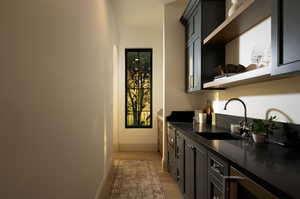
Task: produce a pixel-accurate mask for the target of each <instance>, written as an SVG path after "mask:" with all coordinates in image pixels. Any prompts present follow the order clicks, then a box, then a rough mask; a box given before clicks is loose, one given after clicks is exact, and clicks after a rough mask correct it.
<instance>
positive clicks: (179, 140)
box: [176, 133, 185, 193]
mask: <svg viewBox="0 0 300 199" xmlns="http://www.w3.org/2000/svg"><path fill="white" fill-rule="evenodd" d="M184 145H185V140H184V137H183V136H182V135H181V134H180V133H177V134H176V154H177V155H176V158H177V183H178V185H179V188H180V191H181V193H184V182H185V181H184Z"/></svg>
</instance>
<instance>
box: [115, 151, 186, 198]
mask: <svg viewBox="0 0 300 199" xmlns="http://www.w3.org/2000/svg"><path fill="white" fill-rule="evenodd" d="M113 159H114V168H115V170H117V169H118V166H119V165H118V164H120V161H123V160H139V161H140V160H147V161H144V162H150V163H151V166H153V170H154V171H155V173H157V175H158V177H159V181H160V184H161V185H162V189H163V192H164V199H182V198H183V197H182V195H181V193H180V191H179V188H178V185H177V184H176V183H175V181H174V180H173V179H172V177H171V176H170V175H169V174H168V173H167V172H164V171H163V170H162V168H161V156H160V154H159V153H156V152H119V153H115V154H114V156H113ZM122 169H123V168H122ZM137 172H138V171H132V173H134V174H136V173H137ZM149 172H150V171H149ZM115 173H117V172H115ZM116 175H117V174H116ZM116 175H115V177H116ZM127 177H129V178H130V177H133V176H127ZM118 178H120V177H119V176H118ZM116 180H120V179H114V181H115V182H114V184H115V183H117V184H118V182H117V181H116ZM135 180H136V181H137V182H138V181H139V180H140V179H135ZM141 183H142V182H141ZM112 196H113V194H112ZM111 198H115V197H111ZM121 198H124V197H121ZM126 198H127V199H133V198H137V197H132V198H131V197H128V196H127V197H126ZM147 198H148V197H147ZM150 198H151V197H149V199H150ZM152 198H153V199H155V197H152ZM152 198H151V199H152ZM158 198H159V197H158ZM138 199H143V197H142V198H138Z"/></svg>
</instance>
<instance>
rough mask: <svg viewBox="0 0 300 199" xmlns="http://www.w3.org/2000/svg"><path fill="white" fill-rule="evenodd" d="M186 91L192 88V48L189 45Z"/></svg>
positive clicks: (191, 45)
mask: <svg viewBox="0 0 300 199" xmlns="http://www.w3.org/2000/svg"><path fill="white" fill-rule="evenodd" d="M186 59H187V91H189V90H191V89H193V88H194V46H193V43H190V45H188V47H187V56H186Z"/></svg>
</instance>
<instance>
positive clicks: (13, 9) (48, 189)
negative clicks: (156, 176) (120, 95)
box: [0, 0, 116, 199]
mask: <svg viewBox="0 0 300 199" xmlns="http://www.w3.org/2000/svg"><path fill="white" fill-rule="evenodd" d="M109 2H110V1H109V0H90V1H83V0H76V1H71V0H51V1H48V0H44V1H38V0H27V1H17V0H3V1H1V6H0V24H1V31H0V43H1V45H0V65H1V67H0V68H1V69H0V129H1V130H0V131H1V139H0V157H1V161H0V162H1V164H0V176H1V178H0V187H1V188H0V195H1V198H6V199H19V198H23V199H38V198H43V199H54V198H57V199H76V198H77V199H83V198H85V199H94V198H95V197H96V193H97V190H98V192H99V190H100V188H101V185H102V183H103V179H104V178H105V175H106V173H107V170H108V169H109V167H110V164H111V140H112V138H111V134H112V133H111V129H112V124H111V117H112V114H111V112H112V111H111V109H112V100H111V99H112V93H111V85H112V59H113V58H112V52H113V44H114V43H115V38H116V35H114V32H115V31H114V30H115V27H114V25H113V15H112V10H111V6H110V3H109ZM104 85H105V86H104Z"/></svg>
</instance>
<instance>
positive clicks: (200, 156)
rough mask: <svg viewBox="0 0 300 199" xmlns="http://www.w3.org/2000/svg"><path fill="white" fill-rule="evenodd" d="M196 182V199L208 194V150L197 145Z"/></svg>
mask: <svg viewBox="0 0 300 199" xmlns="http://www.w3.org/2000/svg"><path fill="white" fill-rule="evenodd" d="M195 163H196V166H195V177H196V178H195V184H196V190H195V195H196V199H198V198H206V196H207V173H208V172H207V150H206V149H205V148H203V147H201V146H196V153H195Z"/></svg>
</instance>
